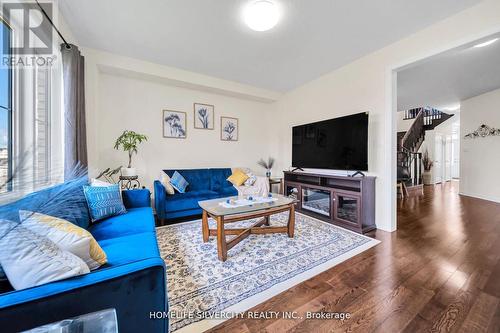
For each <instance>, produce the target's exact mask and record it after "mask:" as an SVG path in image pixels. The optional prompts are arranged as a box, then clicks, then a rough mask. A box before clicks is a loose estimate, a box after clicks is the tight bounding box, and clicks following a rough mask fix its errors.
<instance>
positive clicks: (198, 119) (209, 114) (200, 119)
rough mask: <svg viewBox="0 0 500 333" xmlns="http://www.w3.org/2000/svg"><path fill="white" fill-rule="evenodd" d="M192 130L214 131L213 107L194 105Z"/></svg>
mask: <svg viewBox="0 0 500 333" xmlns="http://www.w3.org/2000/svg"><path fill="white" fill-rule="evenodd" d="M194 128H200V129H211V130H213V129H214V106H213V105H209V104H201V103H194Z"/></svg>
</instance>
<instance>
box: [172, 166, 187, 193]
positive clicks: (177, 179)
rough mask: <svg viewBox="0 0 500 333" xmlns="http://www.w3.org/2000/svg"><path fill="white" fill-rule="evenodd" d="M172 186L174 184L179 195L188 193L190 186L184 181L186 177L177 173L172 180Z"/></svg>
mask: <svg viewBox="0 0 500 333" xmlns="http://www.w3.org/2000/svg"><path fill="white" fill-rule="evenodd" d="M170 184H172V186H173V188H175V189H176V190H177V191H178V192H179V193H184V192H186V189H187V187H188V185H189V183H188V182H187V180H186V179H184V177H182V175H181V174H180V173H178V172H177V171H175V172H174V174H173V175H172V178H170Z"/></svg>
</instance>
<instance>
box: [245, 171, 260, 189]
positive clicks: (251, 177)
mask: <svg viewBox="0 0 500 333" xmlns="http://www.w3.org/2000/svg"><path fill="white" fill-rule="evenodd" d="M246 174H247V176H248V179H247V180H245V183H243V185H245V186H253V184H255V182H256V181H257V176H256V175H254V174H253V173H252V172H247V173H246Z"/></svg>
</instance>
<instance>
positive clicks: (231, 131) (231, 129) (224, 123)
mask: <svg viewBox="0 0 500 333" xmlns="http://www.w3.org/2000/svg"><path fill="white" fill-rule="evenodd" d="M238 136H239V125H238V118H232V117H220V139H221V140H222V141H238Z"/></svg>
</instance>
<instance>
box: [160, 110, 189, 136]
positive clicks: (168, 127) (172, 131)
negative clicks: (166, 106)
mask: <svg viewBox="0 0 500 333" xmlns="http://www.w3.org/2000/svg"><path fill="white" fill-rule="evenodd" d="M186 129H187V126H186V112H181V111H171V110H163V137H164V138H177V139H185V138H186Z"/></svg>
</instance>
